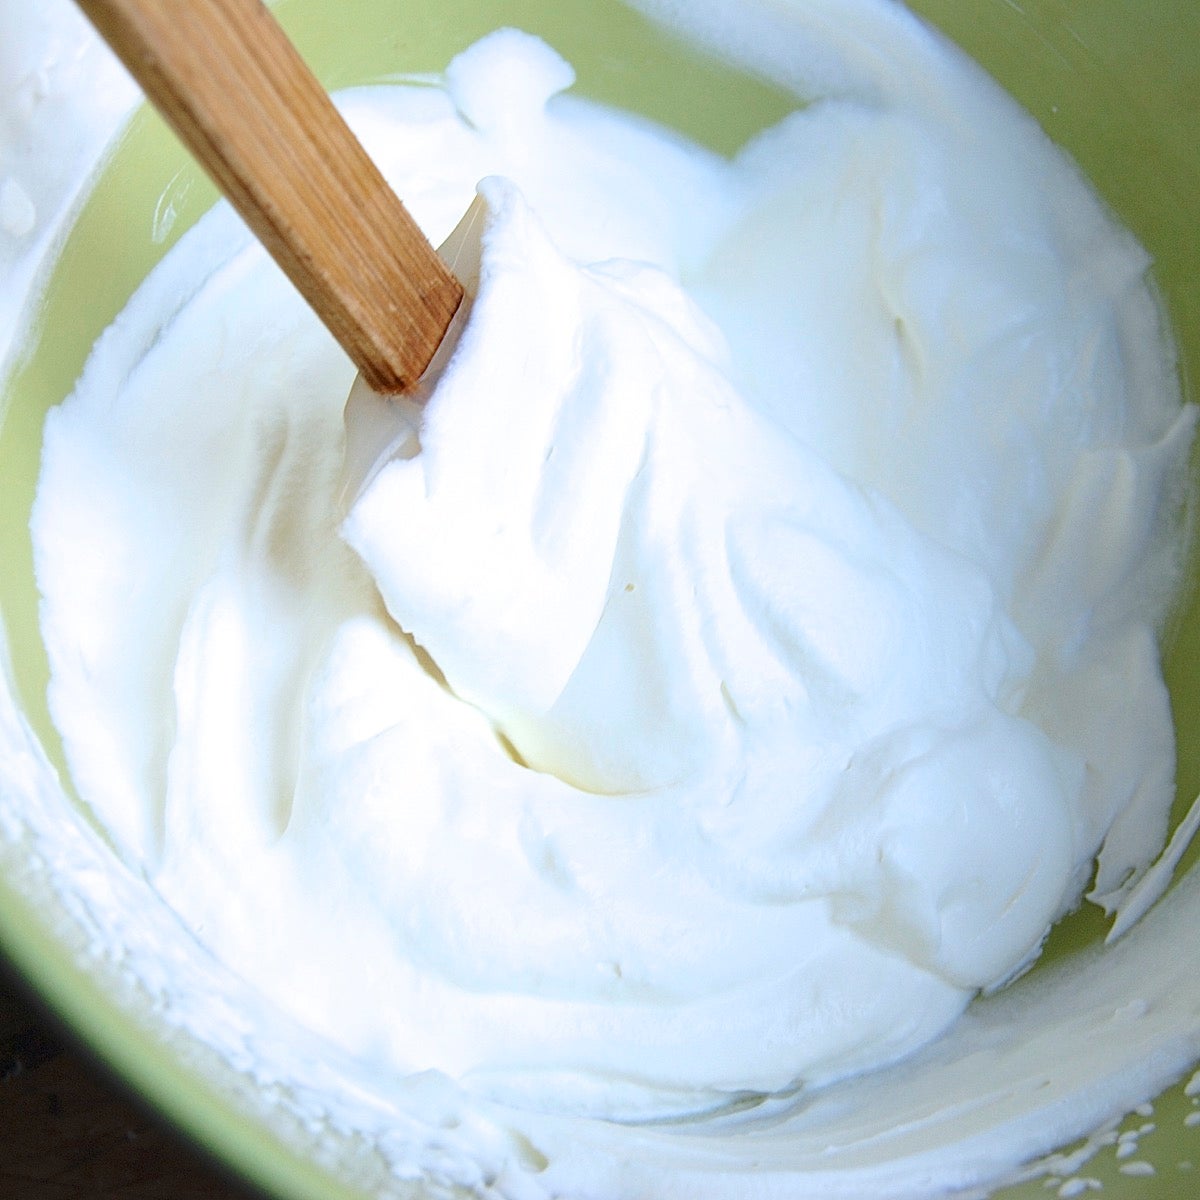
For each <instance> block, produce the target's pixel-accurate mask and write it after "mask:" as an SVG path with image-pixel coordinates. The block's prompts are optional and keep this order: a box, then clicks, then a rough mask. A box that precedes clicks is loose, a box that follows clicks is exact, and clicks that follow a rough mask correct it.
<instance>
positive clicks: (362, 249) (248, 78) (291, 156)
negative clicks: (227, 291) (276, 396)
mask: <svg viewBox="0 0 1200 1200" xmlns="http://www.w3.org/2000/svg"><path fill="white" fill-rule="evenodd" d="M78 3H79V6H80V7H81V8H82V9H83V11H84V12H85V13H86V14H87V16H88V18H89V19H90V20H91V21H92V23H93V24H94V25H95V26H96V28H97V29H98V30H99V31H100V33H101V35H102V36H103V37H104V38H105V40H106V41H107V42H108V44H109V45H110V46H111V47H112V48H113V50H114V51H115V52H116V53H117V55H118V57H119V58H120V59H121V60H122V62H124V63H125V65H126V66H127V67H128V69H129V71H130V72H131V74H132V75H133V76H134V78H136V79H137V81H138V82H139V83H140V84H141V86H142V88H143V90H144V91H145V92H146V95H147V96H148V97H149V99H150V100H151V101H152V102H153V103H154V104H155V106H156V107H157V108H158V109H159V111H160V112H161V113H162V114H163V116H164V117H165V118H166V120H167V122H168V123H169V124H170V125H171V126H172V128H173V129H174V130H175V131H176V133H178V134H179V136H180V138H181V139H182V140H183V142H184V143H185V144H186V145H187V147H188V148H189V149H190V150H191V152H192V153H193V154H194V155H195V156H196V157H197V158H198V159H199V161H200V162H201V164H202V165H203V166H204V167H205V168H206V169H207V170H208V172H209V173H210V174H211V175H212V176H213V178H214V179H215V180H216V182H217V184H218V186H219V187H220V188H221V190H222V191H223V192H224V193H225V195H226V196H227V197H228V198H229V200H230V201H231V202H232V203H233V205H234V206H235V207H236V208H237V210H238V211H239V212H240V213H241V215H242V217H243V219H244V220H245V221H246V222H247V224H248V225H249V226H250V227H251V229H252V230H253V231H254V233H255V234H256V235H257V237H258V238H259V240H260V241H261V242H262V244H263V245H264V246H265V247H266V248H267V250H268V251H269V252H270V253H271V255H272V256H273V257H274V258H275V261H276V262H278V263H279V265H280V266H281V267H282V268H283V269H284V271H285V272H286V273H287V275H288V277H289V278H290V279H291V280H292V282H293V283H294V284H295V285H296V287H297V288H298V289H299V290H300V292H301V293H302V294H303V295H304V297H305V298H306V299H307V300H308V302H309V303H310V304H311V305H312V307H313V308H314V309H315V310H316V312H317V315H318V316H319V317H320V318H321V320H322V321H324V323H325V325H326V326H327V328H328V329H329V330H330V331H331V332H332V333H333V335H334V336H335V337H336V338H337V339H338V341H339V342H340V343H341V344H342V346H343V347H344V348H345V350H346V352H347V353H348V354H349V355H350V357H351V358H352V359H353V360H354V362H355V364H356V365H357V366H358V369H359V371H360V372H361V373H362V375H363V376H364V378H365V379H366V381H367V382H368V383H369V384H370V385H371V386H372V387H373V388H375V389H376V390H377V391H381V392H400V391H404V390H406V389H407V388H409V387H411V386H412V385H413V384H414V383H415V382H416V381H417V379H418V378H419V377H420V375H421V372H422V371H424V369H425V367H426V366H427V365H428V363H429V360H430V359H431V358H432V357H433V353H434V351H435V350H436V349H437V347H438V345H439V344H440V342H441V341H442V338H443V336H444V334H445V332H446V328H447V326H448V325H449V323H450V319H451V318H452V317H453V316H454V313H455V310H456V309H457V308H458V305H459V302H460V301H461V299H462V288H461V287H460V286H459V284H458V281H457V280H456V279H455V278H454V276H453V275H452V274H451V273H450V272H449V271H448V270H447V269H446V267H445V266H444V264H443V263H442V261H441V260H440V259H439V258H438V256H437V254H436V253H435V252H434V250H433V248H432V247H431V246H430V245H429V243H428V241H427V240H426V239H425V237H424V235H423V234H422V233H421V231H420V229H419V228H418V227H417V225H416V223H415V222H414V221H413V219H412V218H411V217H410V216H409V214H408V212H407V211H406V210H405V208H404V206H403V205H402V204H401V203H400V201H399V199H398V198H397V197H396V195H395V193H394V192H393V191H392V190H391V188H389V187H388V185H387V183H386V182H385V181H384V179H383V176H382V175H380V173H379V171H378V169H377V168H376V166H375V164H374V163H373V162H372V161H371V160H370V158H368V157H367V154H366V152H365V151H364V150H363V148H362V146H361V145H360V144H359V142H358V140H357V139H356V138H355V137H354V135H353V134H352V133H351V132H350V129H349V128H348V126H347V125H346V123H345V121H344V120H343V119H342V117H341V115H340V114H339V113H338V111H337V109H336V108H334V106H333V104H332V102H331V101H330V99H329V97H328V95H326V93H325V90H324V89H323V88H322V87H321V85H320V84H319V83H318V82H317V80H316V79H315V77H314V76H313V75H312V73H311V72H310V71H309V70H308V68H307V67H306V66H305V64H304V62H303V60H302V59H301V58H300V56H299V54H297V52H296V50H295V48H294V47H293V46H292V44H291V42H290V41H289V40H288V38H287V36H286V34H284V32H283V30H282V29H281V28H280V26H279V25H278V23H277V22H276V20H275V18H274V17H273V16H272V15H271V14H270V13H269V12H268V11H267V10H266V8H265V7H264V6H263V5H262V3H261V2H260V0H78Z"/></svg>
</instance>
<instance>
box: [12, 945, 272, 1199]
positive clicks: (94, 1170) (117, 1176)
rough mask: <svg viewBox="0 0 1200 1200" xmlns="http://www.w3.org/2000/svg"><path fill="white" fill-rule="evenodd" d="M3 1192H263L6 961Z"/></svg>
mask: <svg viewBox="0 0 1200 1200" xmlns="http://www.w3.org/2000/svg"><path fill="white" fill-rule="evenodd" d="M0 1200H262V1198H261V1197H259V1196H258V1194H257V1193H255V1192H252V1191H250V1190H248V1189H247V1188H246V1187H245V1186H243V1185H240V1184H237V1183H235V1182H234V1181H233V1180H232V1179H230V1178H229V1177H228V1176H227V1175H225V1174H224V1173H223V1172H222V1171H221V1170H220V1169H219V1168H218V1167H217V1166H216V1165H214V1164H212V1163H210V1162H208V1161H207V1160H206V1159H205V1158H204V1157H203V1156H202V1155H201V1154H200V1153H199V1152H198V1151H197V1150H195V1149H194V1148H193V1147H192V1146H190V1145H189V1144H187V1143H186V1142H184V1141H183V1140H182V1139H181V1138H180V1137H179V1136H178V1135H177V1134H175V1133H174V1132H173V1131H171V1130H170V1129H168V1128H167V1127H166V1125H165V1124H164V1123H163V1122H162V1121H161V1120H159V1119H158V1118H156V1117H155V1116H154V1115H153V1114H151V1113H149V1112H148V1111H147V1110H146V1109H145V1108H143V1107H142V1106H141V1105H140V1104H139V1103H137V1102H136V1101H135V1100H134V1099H133V1098H132V1097H131V1096H130V1095H129V1094H127V1093H126V1092H125V1091H124V1090H123V1088H122V1087H121V1086H120V1085H118V1084H117V1083H116V1082H115V1081H113V1080H112V1079H111V1078H110V1077H109V1076H108V1075H107V1074H106V1073H105V1072H104V1071H103V1070H102V1069H101V1068H99V1067H98V1066H97V1065H95V1064H94V1063H92V1062H91V1061H90V1060H89V1059H88V1058H87V1056H86V1055H84V1054H81V1053H80V1052H79V1051H78V1050H77V1049H76V1048H75V1047H74V1046H73V1045H72V1044H71V1042H70V1039H69V1037H67V1036H66V1035H65V1034H64V1033H63V1031H62V1030H61V1029H60V1028H59V1027H58V1026H57V1024H56V1023H55V1022H54V1021H53V1020H52V1019H50V1018H49V1017H48V1016H47V1015H46V1014H45V1013H43V1012H42V1011H41V1010H40V1009H39V1007H38V1006H37V1004H36V1002H35V1001H33V1000H32V998H31V997H30V996H29V995H28V994H27V993H26V992H25V990H24V988H23V986H22V985H21V984H20V983H19V982H18V980H17V979H16V977H15V976H14V975H13V973H12V972H11V971H10V970H9V969H8V967H7V965H6V964H4V963H3V962H2V961H0Z"/></svg>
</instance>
